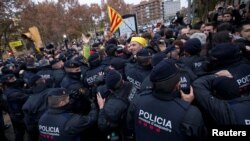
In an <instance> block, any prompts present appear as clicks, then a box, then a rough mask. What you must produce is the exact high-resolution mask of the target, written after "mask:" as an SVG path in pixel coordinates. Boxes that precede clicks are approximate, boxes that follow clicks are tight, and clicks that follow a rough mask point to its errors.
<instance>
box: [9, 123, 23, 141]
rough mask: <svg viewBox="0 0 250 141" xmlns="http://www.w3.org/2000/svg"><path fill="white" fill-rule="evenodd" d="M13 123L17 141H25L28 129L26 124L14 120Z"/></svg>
mask: <svg viewBox="0 0 250 141" xmlns="http://www.w3.org/2000/svg"><path fill="white" fill-rule="evenodd" d="M11 122H12V125H13V129H14V133H15V141H23V140H24V134H25V129H26V128H25V125H24V123H23V122H20V121H16V120H12V119H11Z"/></svg>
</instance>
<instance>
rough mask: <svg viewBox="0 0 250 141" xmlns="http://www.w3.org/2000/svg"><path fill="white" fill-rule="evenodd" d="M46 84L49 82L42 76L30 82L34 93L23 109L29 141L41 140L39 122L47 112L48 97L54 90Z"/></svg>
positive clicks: (35, 77)
mask: <svg viewBox="0 0 250 141" xmlns="http://www.w3.org/2000/svg"><path fill="white" fill-rule="evenodd" d="M46 83H47V81H46V80H45V79H44V78H42V77H41V76H40V75H34V76H33V77H31V79H30V80H29V85H30V87H31V90H32V92H33V93H32V94H31V95H30V96H29V98H28V99H27V101H26V102H25V103H24V105H23V107H22V110H23V112H24V123H25V126H26V129H27V133H28V140H29V141H38V140H39V130H38V120H39V119H40V117H41V115H42V114H43V113H44V112H45V111H46V110H47V103H46V101H47V97H48V96H47V95H48V92H49V91H50V90H51V89H53V88H48V85H47V84H46Z"/></svg>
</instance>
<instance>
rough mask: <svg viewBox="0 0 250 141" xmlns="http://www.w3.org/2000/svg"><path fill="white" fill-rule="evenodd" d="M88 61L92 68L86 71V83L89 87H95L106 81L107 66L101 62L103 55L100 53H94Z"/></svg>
mask: <svg viewBox="0 0 250 141" xmlns="http://www.w3.org/2000/svg"><path fill="white" fill-rule="evenodd" d="M88 62H89V66H90V69H89V70H88V71H87V72H86V75H85V83H86V85H87V86H88V87H90V88H94V87H97V86H98V85H100V84H103V83H104V75H105V71H106V69H107V66H106V65H103V64H101V56H100V54H99V53H94V54H92V55H91V56H90V57H89V59H88Z"/></svg>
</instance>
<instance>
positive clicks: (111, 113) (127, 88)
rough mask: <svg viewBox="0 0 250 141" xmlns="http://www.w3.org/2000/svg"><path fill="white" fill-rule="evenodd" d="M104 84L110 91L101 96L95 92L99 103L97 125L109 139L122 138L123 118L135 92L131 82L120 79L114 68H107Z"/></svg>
mask: <svg viewBox="0 0 250 141" xmlns="http://www.w3.org/2000/svg"><path fill="white" fill-rule="evenodd" d="M105 85H106V87H107V89H109V90H110V91H111V93H110V94H109V95H107V96H103V95H101V94H100V93H97V101H98V105H99V109H100V111H99V116H98V127H99V129H101V130H102V131H103V132H104V133H106V135H107V139H108V140H111V141H114V140H116V141H118V140H119V141H121V140H124V137H125V133H126V128H125V127H126V126H125V124H124V123H125V118H126V112H127V108H128V106H129V102H130V100H132V98H133V96H134V92H135V88H134V87H133V84H132V83H130V82H126V81H123V80H122V76H121V74H120V73H119V72H118V71H116V70H109V71H108V72H107V75H106V78H105Z"/></svg>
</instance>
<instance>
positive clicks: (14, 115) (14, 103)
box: [3, 74, 28, 141]
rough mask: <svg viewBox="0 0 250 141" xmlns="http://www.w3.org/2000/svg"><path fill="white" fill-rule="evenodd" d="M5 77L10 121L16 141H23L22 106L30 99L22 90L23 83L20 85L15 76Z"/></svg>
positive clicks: (8, 75)
mask: <svg viewBox="0 0 250 141" xmlns="http://www.w3.org/2000/svg"><path fill="white" fill-rule="evenodd" d="M3 77H4V78H3V81H4V91H3V93H4V95H6V97H7V103H8V107H9V114H10V119H11V122H12V125H13V128H14V132H15V141H23V139H24V134H25V125H24V121H23V119H24V114H23V111H22V106H23V104H24V103H25V101H26V100H27V99H28V95H27V94H26V93H25V92H24V91H23V90H22V87H23V83H20V81H19V80H18V79H17V78H16V77H15V75H14V74H7V75H5V76H3Z"/></svg>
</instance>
